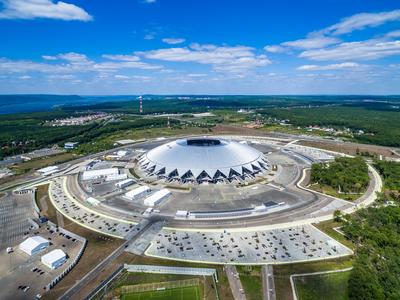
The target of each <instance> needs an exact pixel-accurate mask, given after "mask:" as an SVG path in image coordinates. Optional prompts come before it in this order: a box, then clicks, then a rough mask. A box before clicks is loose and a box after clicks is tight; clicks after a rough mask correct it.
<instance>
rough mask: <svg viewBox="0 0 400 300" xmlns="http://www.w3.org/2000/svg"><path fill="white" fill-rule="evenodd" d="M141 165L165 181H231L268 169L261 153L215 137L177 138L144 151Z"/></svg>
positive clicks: (250, 176) (245, 145)
mask: <svg viewBox="0 0 400 300" xmlns="http://www.w3.org/2000/svg"><path fill="white" fill-rule="evenodd" d="M139 164H140V167H141V169H142V170H143V171H145V172H146V173H147V174H148V175H150V176H157V177H158V178H160V179H165V180H167V181H178V182H181V183H190V182H197V183H203V182H211V183H216V182H232V181H234V180H237V181H242V180H246V179H252V178H254V177H255V176H256V175H257V174H259V173H264V172H265V171H266V170H267V169H268V161H267V160H266V158H265V157H264V155H263V153H261V152H260V151H258V150H256V149H254V148H252V147H250V146H248V145H247V144H242V143H238V142H234V141H228V140H223V139H216V138H209V137H207V138H188V139H180V140H176V141H173V142H170V143H167V144H164V145H161V146H159V147H156V148H154V149H152V150H150V151H148V152H147V153H145V154H144V155H143V156H142V157H141V158H140V160H139Z"/></svg>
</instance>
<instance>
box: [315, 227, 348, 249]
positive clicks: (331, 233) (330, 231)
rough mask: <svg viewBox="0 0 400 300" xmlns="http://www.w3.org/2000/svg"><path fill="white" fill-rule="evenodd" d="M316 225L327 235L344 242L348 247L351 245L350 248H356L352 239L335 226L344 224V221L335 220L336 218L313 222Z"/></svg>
mask: <svg viewBox="0 0 400 300" xmlns="http://www.w3.org/2000/svg"><path fill="white" fill-rule="evenodd" d="M313 225H314V226H315V227H317V228H318V229H319V230H321V231H323V232H325V233H326V234H327V235H329V236H330V237H332V238H334V239H335V240H337V241H338V242H340V243H342V244H343V245H345V246H346V247H349V248H350V249H353V250H354V248H355V247H354V244H353V242H352V241H351V240H349V239H347V238H346V237H345V236H344V235H342V234H340V233H339V232H337V231H336V230H334V229H333V228H336V227H340V226H343V224H342V223H339V222H335V221H334V220H328V221H324V222H320V223H317V224H313Z"/></svg>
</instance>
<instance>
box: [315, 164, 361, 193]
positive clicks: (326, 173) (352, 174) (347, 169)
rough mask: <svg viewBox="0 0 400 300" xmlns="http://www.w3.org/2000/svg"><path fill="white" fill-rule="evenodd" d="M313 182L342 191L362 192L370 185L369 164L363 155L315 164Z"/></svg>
mask: <svg viewBox="0 0 400 300" xmlns="http://www.w3.org/2000/svg"><path fill="white" fill-rule="evenodd" d="M311 182H312V183H317V184H319V185H327V186H330V187H332V188H334V189H335V190H337V191H340V192H342V193H361V192H362V191H363V190H365V189H366V188H367V187H368V183H369V176H368V166H367V164H366V163H365V161H364V159H363V158H362V157H355V158H351V157H338V158H336V159H335V161H333V162H329V163H320V164H313V165H312V167H311Z"/></svg>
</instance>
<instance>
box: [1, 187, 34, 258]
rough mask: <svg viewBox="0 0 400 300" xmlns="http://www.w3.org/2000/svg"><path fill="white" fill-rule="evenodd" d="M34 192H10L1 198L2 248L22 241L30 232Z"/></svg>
mask: <svg viewBox="0 0 400 300" xmlns="http://www.w3.org/2000/svg"><path fill="white" fill-rule="evenodd" d="M34 197H35V194H34V193H25V194H20V195H16V194H12V193H8V194H7V195H6V196H4V197H3V198H1V199H0V250H1V251H2V250H3V249H6V248H7V247H9V246H10V245H13V244H15V243H18V242H19V241H21V240H22V239H23V238H24V236H25V234H26V233H27V232H29V230H30V227H31V225H32V224H31V223H30V222H29V218H33V217H34V216H33V201H34Z"/></svg>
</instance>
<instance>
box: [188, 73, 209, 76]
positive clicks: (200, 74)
mask: <svg viewBox="0 0 400 300" xmlns="http://www.w3.org/2000/svg"><path fill="white" fill-rule="evenodd" d="M188 76H189V77H206V76H208V75H207V74H204V73H191V74H188Z"/></svg>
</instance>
